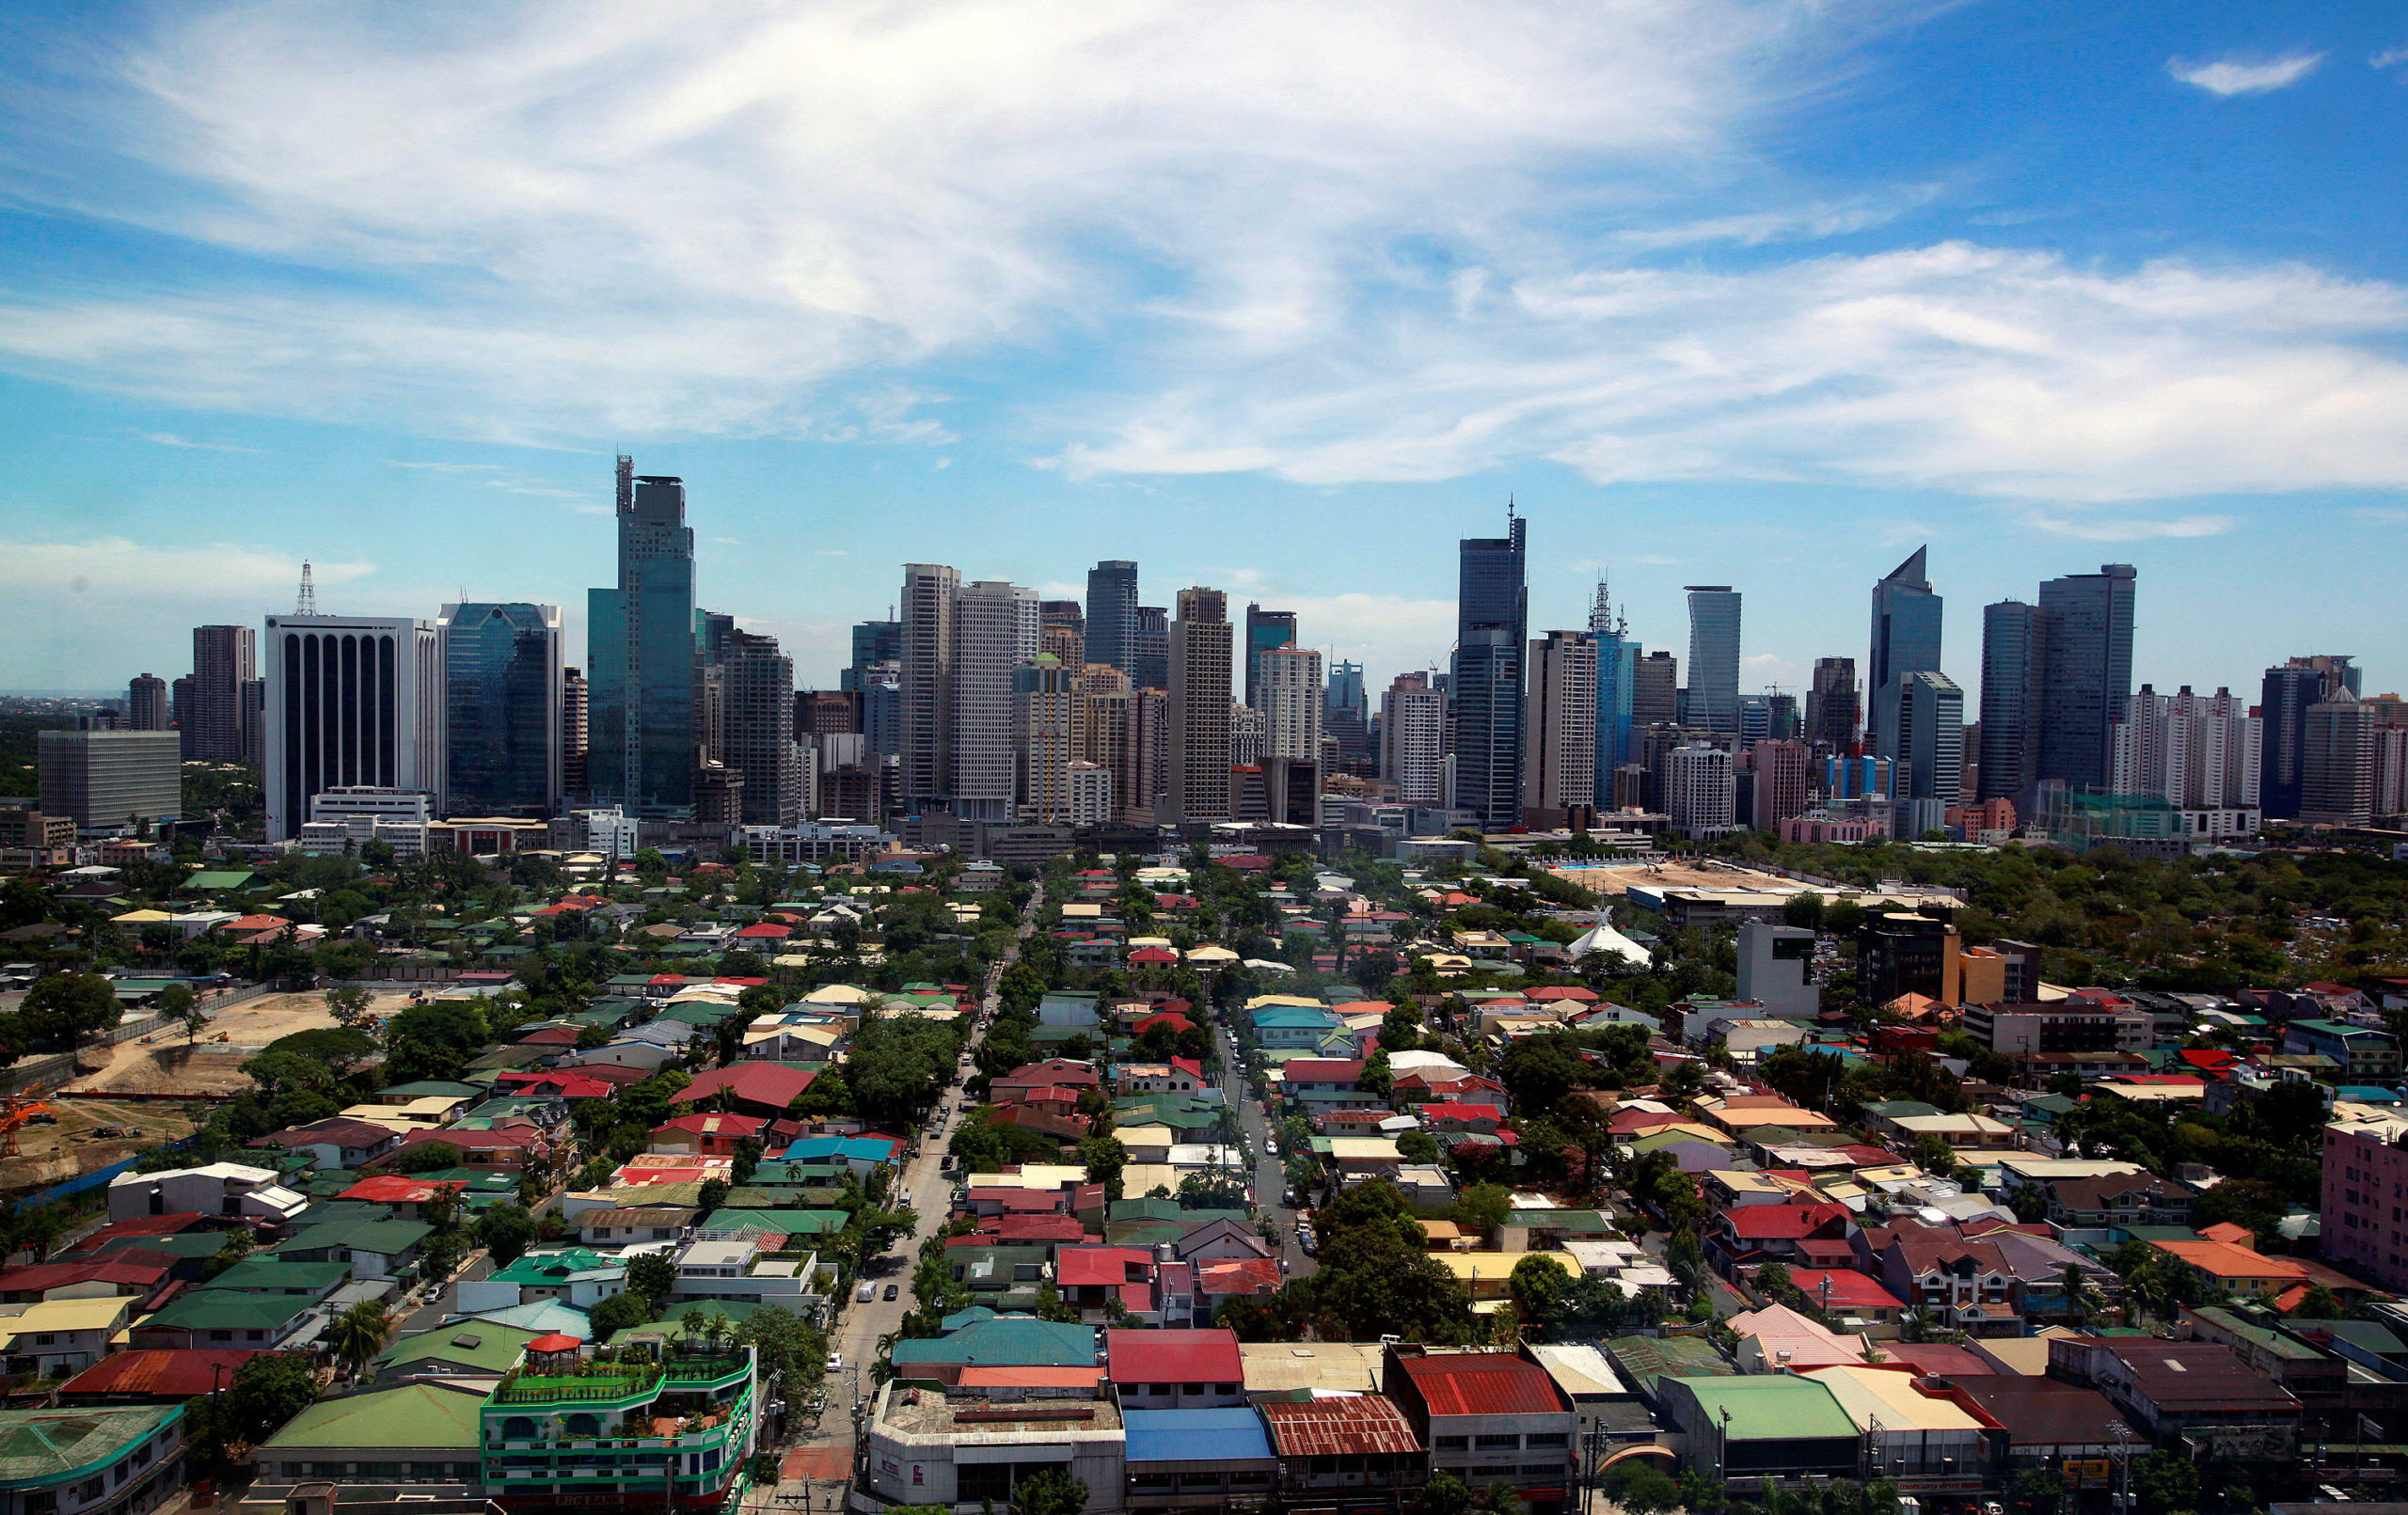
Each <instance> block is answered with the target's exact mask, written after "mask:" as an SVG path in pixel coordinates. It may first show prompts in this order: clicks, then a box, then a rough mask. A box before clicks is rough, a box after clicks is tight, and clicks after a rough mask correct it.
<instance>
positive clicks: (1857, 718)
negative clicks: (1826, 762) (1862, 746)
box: [1806, 657, 1862, 755]
mask: <svg viewBox="0 0 2408 1515" xmlns="http://www.w3.org/2000/svg"><path fill="white" fill-rule="evenodd" d="M1861 720H1862V712H1861V710H1860V708H1859V705H1858V700H1857V693H1856V659H1855V658H1853V657H1818V658H1816V659H1814V683H1813V684H1812V685H1811V686H1809V687H1808V688H1807V690H1806V740H1808V741H1810V742H1813V743H1814V744H1815V745H1816V746H1817V747H1820V748H1823V749H1824V750H1827V751H1830V752H1835V753H1840V754H1843V755H1845V754H1846V752H1847V750H1849V749H1850V748H1853V747H1854V746H1856V742H1857V734H1858V730H1859V727H1860V725H1861Z"/></svg>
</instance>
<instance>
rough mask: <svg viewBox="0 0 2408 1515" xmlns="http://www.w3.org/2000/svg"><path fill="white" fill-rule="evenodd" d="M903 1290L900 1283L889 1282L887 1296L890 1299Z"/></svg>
mask: <svg viewBox="0 0 2408 1515" xmlns="http://www.w3.org/2000/svg"><path fill="white" fill-rule="evenodd" d="M901 1292H903V1289H902V1286H901V1285H899V1284H889V1285H887V1286H886V1297H887V1298H888V1299H890V1300H891V1299H893V1298H895V1296H896V1295H897V1294H900V1293H901Z"/></svg>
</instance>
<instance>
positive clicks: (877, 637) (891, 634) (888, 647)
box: [836, 621, 903, 694]
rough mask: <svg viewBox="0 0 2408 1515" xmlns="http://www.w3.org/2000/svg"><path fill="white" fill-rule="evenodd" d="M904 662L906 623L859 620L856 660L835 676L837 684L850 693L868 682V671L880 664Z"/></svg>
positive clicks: (854, 644)
mask: <svg viewBox="0 0 2408 1515" xmlns="http://www.w3.org/2000/svg"><path fill="white" fill-rule="evenodd" d="M901 661H903V623H902V622H900V621H860V622H856V623H854V624H853V660H852V662H850V663H849V664H848V665H847V666H846V667H845V669H844V670H843V671H841V672H839V673H838V674H837V675H836V687H838V688H840V689H842V690H844V691H845V692H847V693H848V694H850V693H854V692H856V691H858V690H859V689H860V688H861V687H862V686H863V684H865V683H866V682H867V678H866V671H868V670H870V669H873V668H876V667H877V666H878V665H879V664H880V663H899V662H901Z"/></svg>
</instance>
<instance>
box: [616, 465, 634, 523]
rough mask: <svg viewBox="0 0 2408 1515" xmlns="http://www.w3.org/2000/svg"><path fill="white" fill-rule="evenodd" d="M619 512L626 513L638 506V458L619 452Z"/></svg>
mask: <svg viewBox="0 0 2408 1515" xmlns="http://www.w3.org/2000/svg"><path fill="white" fill-rule="evenodd" d="M617 456H618V459H619V513H620V514H621V515H626V514H627V513H629V512H631V511H633V510H634V509H635V508H636V460H635V459H633V458H631V457H629V456H628V455H627V454H626V453H625V452H622V453H619V454H618V455H617Z"/></svg>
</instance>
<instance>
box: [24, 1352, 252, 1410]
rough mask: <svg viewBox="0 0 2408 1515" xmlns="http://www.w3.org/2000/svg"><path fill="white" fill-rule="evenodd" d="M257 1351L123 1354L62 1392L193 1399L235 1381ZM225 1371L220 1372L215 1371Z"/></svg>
mask: <svg viewBox="0 0 2408 1515" xmlns="http://www.w3.org/2000/svg"><path fill="white" fill-rule="evenodd" d="M258 1355H259V1353H257V1352H255V1351H236V1350H221V1349H208V1350H189V1351H137V1352H119V1353H118V1354H117V1355H116V1356H114V1357H104V1358H103V1359H101V1360H100V1361H99V1362H97V1363H95V1364H93V1365H91V1366H90V1367H87V1368H86V1369H85V1370H84V1371H83V1372H81V1373H79V1374H77V1375H76V1376H75V1377H73V1378H71V1379H70V1380H68V1381H67V1382H65V1383H64V1384H61V1385H60V1386H59V1391H58V1392H59V1393H61V1394H65V1395H74V1394H155V1395H159V1396H162V1397H165V1396H169V1395H173V1396H176V1397H182V1398H190V1397H192V1396H194V1395H197V1394H207V1393H209V1392H210V1390H212V1389H214V1388H217V1387H219V1386H221V1385H223V1384H226V1383H228V1382H230V1381H232V1380H233V1377H234V1370H235V1369H236V1368H238V1367H240V1366H242V1365H244V1364H245V1363H247V1362H249V1361H250V1360H251V1359H252V1358H254V1357H257V1356H258ZM218 1368H223V1369H224V1370H225V1371H223V1372H222V1373H221V1372H217V1371H215V1369H218Z"/></svg>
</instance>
